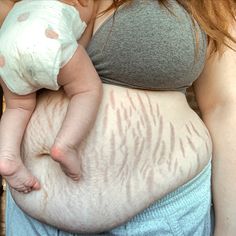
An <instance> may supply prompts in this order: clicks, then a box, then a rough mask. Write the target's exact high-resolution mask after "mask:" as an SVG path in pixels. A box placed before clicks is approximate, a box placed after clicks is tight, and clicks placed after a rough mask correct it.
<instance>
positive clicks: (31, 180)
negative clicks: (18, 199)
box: [0, 157, 40, 193]
mask: <svg viewBox="0 0 236 236" xmlns="http://www.w3.org/2000/svg"><path fill="white" fill-rule="evenodd" d="M0 174H1V175H2V176H3V177H4V178H5V180H6V181H7V183H8V184H9V185H10V187H11V188H13V189H15V190H16V191H18V192H23V193H29V192H31V191H32V190H38V189H40V183H39V181H38V180H37V178H36V177H34V176H33V175H32V174H31V173H30V172H29V170H27V169H26V167H25V166H24V165H23V163H22V161H21V160H15V159H14V160H12V159H8V158H6V157H2V158H0Z"/></svg>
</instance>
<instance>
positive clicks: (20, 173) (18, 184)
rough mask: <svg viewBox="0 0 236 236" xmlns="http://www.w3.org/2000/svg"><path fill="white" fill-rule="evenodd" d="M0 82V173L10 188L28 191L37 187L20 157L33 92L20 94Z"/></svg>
mask: <svg viewBox="0 0 236 236" xmlns="http://www.w3.org/2000/svg"><path fill="white" fill-rule="evenodd" d="M0 82H1V86H2V88H3V91H4V96H5V101H6V110H5V112H4V113H3V116H2V119H1V123H0V174H1V175H2V176H3V177H4V178H5V179H6V181H7V182H8V183H9V185H10V186H11V187H12V188H14V189H15V190H17V191H20V192H24V193H27V192H30V191H31V190H36V189H39V187H40V185H39V182H38V180H37V179H36V178H35V177H34V176H33V175H32V174H31V173H30V172H29V171H28V170H27V169H26V168H25V166H24V165H23V162H22V160H21V157H20V146H21V140H22V137H23V134H24V131H25V128H26V126H27V124H28V121H29V119H30V117H31V114H32V113H33V111H34V108H35V105H36V102H35V100H36V99H35V93H33V94H29V95H24V96H19V95H16V94H14V93H12V92H11V91H10V90H9V89H8V88H7V87H6V85H5V84H4V82H3V81H2V80H1V79H0Z"/></svg>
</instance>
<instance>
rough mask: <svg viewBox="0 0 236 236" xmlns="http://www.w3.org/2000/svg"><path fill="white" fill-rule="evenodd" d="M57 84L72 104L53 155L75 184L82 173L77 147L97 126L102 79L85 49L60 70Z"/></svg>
mask: <svg viewBox="0 0 236 236" xmlns="http://www.w3.org/2000/svg"><path fill="white" fill-rule="evenodd" d="M58 82H59V83H60V84H61V85H62V86H64V90H65V92H66V94H67V95H68V97H69V98H70V103H69V107H68V110H67V114H66V117H65V120H64V122H63V124H62V127H61V129H60V131H59V133H58V135H57V137H56V140H55V143H54V145H53V147H52V149H51V156H52V158H53V159H54V160H56V161H58V162H59V163H60V164H61V167H62V170H63V171H64V172H65V173H66V175H68V176H69V177H70V178H72V179H73V180H75V181H76V180H79V178H80V174H81V169H80V160H79V159H78V153H77V152H78V147H79V145H80V143H81V141H82V140H83V139H84V138H85V136H86V135H87V134H88V132H89V130H90V129H91V128H92V126H93V124H94V121H95V119H96V115H97V111H98V108H99V104H100V101H101V97H102V85H101V81H100V78H99V76H98V74H97V72H96V70H95V68H94V67H93V64H92V62H91V60H90V58H89V57H88V55H87V53H86V51H85V50H84V48H83V47H82V46H78V49H77V51H76V53H75V54H74V56H73V57H72V59H71V60H70V61H69V62H68V64H66V65H65V66H64V67H63V68H62V69H61V71H60V73H59V77H58Z"/></svg>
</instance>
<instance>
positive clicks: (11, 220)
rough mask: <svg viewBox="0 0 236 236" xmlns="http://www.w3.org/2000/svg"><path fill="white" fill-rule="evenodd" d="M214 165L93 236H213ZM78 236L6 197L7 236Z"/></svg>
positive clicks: (8, 194) (8, 196) (208, 166)
mask: <svg viewBox="0 0 236 236" xmlns="http://www.w3.org/2000/svg"><path fill="white" fill-rule="evenodd" d="M210 178H211V164H210V163H209V164H208V165H207V166H206V167H205V168H204V170H203V171H202V172H201V173H200V174H199V175H198V176H196V177H195V178H194V179H192V180H191V181H190V182H188V183H187V184H185V185H183V186H181V187H180V188H178V189H177V190H175V191H174V192H172V193H170V194H168V195H167V196H165V197H164V198H163V199H161V200H159V201H157V202H156V203H154V204H153V205H152V206H150V207H149V208H147V209H146V210H145V211H143V212H142V213H140V214H138V215H137V216H135V217H134V218H133V219H131V220H130V221H129V222H128V223H126V224H124V225H122V226H120V227H117V228H115V229H113V230H111V231H109V232H104V233H100V234H92V235H120V236H125V235H126V236H170V235H172V236H210V235H212V228H213V227H212V219H213V218H212V216H211V183H210ZM72 235H74V236H79V235H85V234H71V233H67V232H64V231H61V230H59V229H56V228H54V227H51V226H49V225H46V224H43V223H41V222H39V221H37V220H34V219H33V218H31V217H29V216H27V215H26V214H25V213H23V212H22V211H21V210H20V209H19V208H18V207H17V205H16V204H15V202H14V201H13V199H12V197H11V195H10V192H9V191H8V193H7V206H6V236H72Z"/></svg>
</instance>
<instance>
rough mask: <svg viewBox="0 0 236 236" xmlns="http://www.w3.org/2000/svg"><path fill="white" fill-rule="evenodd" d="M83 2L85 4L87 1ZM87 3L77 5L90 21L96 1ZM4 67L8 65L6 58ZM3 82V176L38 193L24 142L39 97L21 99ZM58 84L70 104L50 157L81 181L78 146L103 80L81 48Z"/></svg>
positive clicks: (0, 137) (17, 186)
mask: <svg viewBox="0 0 236 236" xmlns="http://www.w3.org/2000/svg"><path fill="white" fill-rule="evenodd" d="M82 2H83V4H85V1H82ZM6 3H9V2H6ZM87 3H89V4H87V5H86V6H84V5H80V4H79V2H78V1H77V5H76V7H77V8H80V10H81V12H82V10H85V11H83V14H81V15H83V18H84V20H86V21H88V20H89V19H91V17H92V14H93V4H92V3H93V1H87ZM1 4H4V2H3V3H1ZM0 6H1V5H0ZM4 6H5V7H6V8H5V10H4V12H5V14H7V12H8V11H9V10H10V9H11V7H12V5H11V4H10V3H9V5H4ZM7 7H8V8H7ZM84 8H85V9H84ZM87 8H88V9H87ZM82 20H83V19H82ZM0 66H2V67H3V66H4V58H3V59H2V63H1V65H0ZM0 83H1V86H2V87H3V91H4V96H5V99H6V111H5V112H4V114H3V117H2V121H1V124H0V140H1V142H0V174H1V175H2V176H3V177H4V178H5V179H6V181H7V182H8V184H9V185H10V186H11V187H12V188H13V189H15V190H17V191H19V192H23V193H28V192H30V191H32V190H38V189H40V183H39V180H38V179H37V178H36V177H34V176H33V175H32V174H31V173H30V172H29V171H28V170H27V169H26V167H25V166H24V164H23V162H22V160H21V158H20V145H21V140H22V137H23V134H24V131H25V128H26V126H27V124H28V121H29V119H30V117H31V115H32V113H33V111H34V109H35V105H36V94H35V93H32V94H29V95H24V96H20V95H17V94H14V93H12V92H11V91H10V90H9V89H8V88H7V86H6V85H5V84H4V82H3V80H0ZM58 83H59V84H60V85H61V86H63V88H64V91H65V93H66V95H67V96H68V97H69V99H70V104H69V106H68V110H67V115H66V117H65V120H64V122H63V124H62V127H61V129H60V130H59V131H58V135H57V136H56V137H55V142H54V144H53V145H52V147H51V151H50V154H51V157H52V158H53V159H54V160H55V161H56V162H58V163H59V164H60V165H61V168H62V170H63V171H64V173H65V174H66V175H67V176H69V177H70V178H71V179H72V180H74V181H78V180H79V179H80V175H81V162H80V158H79V155H78V147H79V145H80V143H81V141H82V140H83V139H84V138H85V136H86V134H87V133H88V131H89V130H90V129H91V127H92V125H93V123H94V120H95V117H96V113H97V111H98V107H99V104H100V100H101V96H102V86H101V82H100V79H99V77H98V75H97V72H96V71H95V69H94V67H93V65H92V63H91V60H90V59H89V57H88V55H87V53H86V51H85V50H84V48H83V47H82V46H78V48H77V50H76V52H75V54H74V56H73V57H72V58H71V60H70V61H69V62H68V63H67V64H66V65H65V66H64V67H63V68H62V69H61V70H60V72H59V75H58ZM16 117H17V121H16V120H15V119H16ZM78 121H79V122H78Z"/></svg>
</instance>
